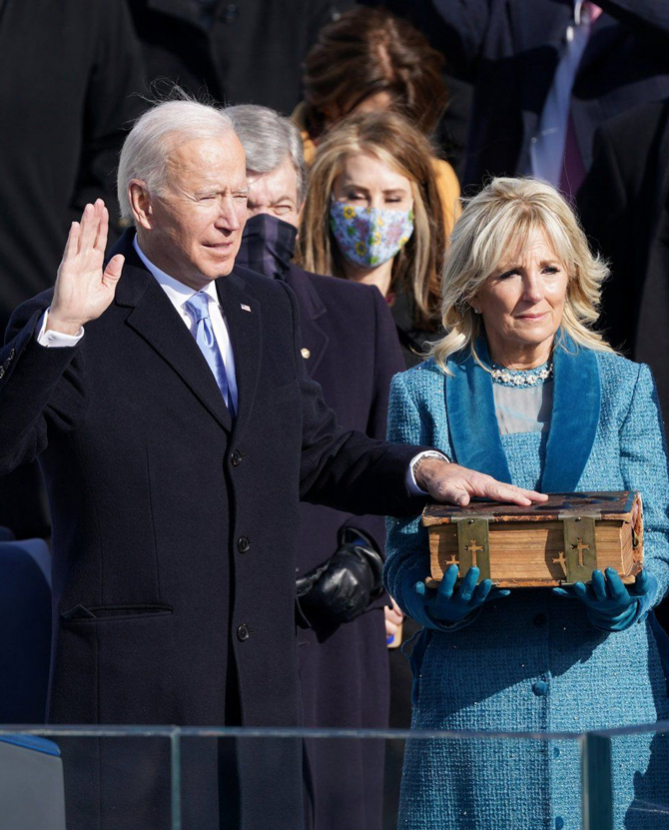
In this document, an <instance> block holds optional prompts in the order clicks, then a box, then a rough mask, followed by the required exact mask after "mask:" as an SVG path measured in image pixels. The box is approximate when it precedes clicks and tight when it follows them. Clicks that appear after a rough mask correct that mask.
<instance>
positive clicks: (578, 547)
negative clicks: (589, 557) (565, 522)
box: [572, 539, 590, 568]
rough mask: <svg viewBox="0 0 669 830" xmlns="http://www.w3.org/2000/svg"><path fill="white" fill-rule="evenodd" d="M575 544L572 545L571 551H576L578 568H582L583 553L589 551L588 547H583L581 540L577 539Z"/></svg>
mask: <svg viewBox="0 0 669 830" xmlns="http://www.w3.org/2000/svg"><path fill="white" fill-rule="evenodd" d="M576 542H577V544H575V545H572V549H574V550H576V551H578V567H579V568H582V567H583V564H584V563H583V552H584V551H586V550H590V545H584V544H583V539H577V540H576Z"/></svg>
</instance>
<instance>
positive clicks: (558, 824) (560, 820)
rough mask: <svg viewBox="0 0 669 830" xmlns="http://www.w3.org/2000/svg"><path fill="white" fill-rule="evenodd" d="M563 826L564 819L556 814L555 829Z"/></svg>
mask: <svg viewBox="0 0 669 830" xmlns="http://www.w3.org/2000/svg"><path fill="white" fill-rule="evenodd" d="M563 827H564V819H563V818H562V816H556V818H555V830H562V828H563Z"/></svg>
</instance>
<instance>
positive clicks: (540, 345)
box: [386, 178, 669, 830]
mask: <svg viewBox="0 0 669 830" xmlns="http://www.w3.org/2000/svg"><path fill="white" fill-rule="evenodd" d="M606 274H607V271H606V267H605V265H604V264H603V263H602V262H601V261H599V260H598V259H597V258H595V257H593V256H592V255H591V253H590V251H589V249H588V245H587V241H586V239H585V236H584V234H583V232H582V231H581V229H580V228H579V226H578V223H577V221H576V219H575V217H574V215H573V213H572V211H571V209H570V208H569V206H568V205H567V204H566V202H565V201H564V200H563V199H562V197H561V196H560V195H559V194H558V192H557V191H556V190H554V189H553V188H552V187H551V186H550V185H547V184H544V183H541V182H539V181H536V180H533V179H508V178H507V179H495V180H493V181H492V182H491V183H490V184H489V185H488V186H487V187H486V188H485V189H484V190H483V191H481V192H480V193H479V194H478V195H477V196H475V197H474V198H473V199H471V200H470V201H469V203H468V205H467V206H466V208H465V210H464V213H463V215H462V217H461V218H460V220H459V221H458V223H457V224H456V226H455V229H454V231H453V235H452V238H451V248H450V253H449V261H448V264H447V267H446V272H445V277H444V286H443V296H444V300H443V322H444V326H445V329H446V331H447V334H446V336H445V337H444V338H443V340H441V341H440V342H439V343H438V344H437V346H436V348H435V349H434V352H433V354H432V356H431V357H430V358H429V359H428V360H426V361H425V362H424V363H423V364H422V365H420V366H418V367H416V368H414V369H411V370H410V371H408V372H405V373H402V374H400V375H397V376H396V377H395V379H394V381H393V386H392V391H391V399H390V409H389V437H390V439H391V440H392V441H397V442H408V443H415V444H422V445H426V444H427V445H432V446H434V447H438V448H439V449H440V450H442V451H443V452H445V453H446V454H447V455H448V456H449V457H450V458H451V459H452V460H453V461H457V463H459V464H462V465H464V466H466V467H471V468H473V469H476V470H480V471H481V472H485V473H489V474H491V475H493V476H495V478H497V479H500V480H502V481H507V482H512V483H513V484H516V485H519V486H521V487H526V488H532V489H534V488H536V489H540V490H542V491H544V492H571V491H582V490H600V491H601V490H639V491H640V492H641V493H642V495H643V499H644V505H645V540H644V542H645V545H644V548H645V564H644V570H643V571H642V573H641V574H640V575H639V576H638V577H637V580H636V583H635V584H633V585H631V586H628V587H626V586H624V585H623V584H622V582H620V580H619V578H618V577H617V574H616V573H615V572H614V571H607V572H606V573H605V574H602V573H601V572H599V571H596V572H594V573H593V577H592V581H591V582H590V583H588V584H587V585H583V584H578V583H577V584H576V585H575V586H574V587H573V588H570V589H568V590H562V589H556V590H554V591H550V590H548V589H534V590H527V589H525V590H515V591H511V592H509V591H501V590H498V589H495V588H494V587H493V586H492V584H491V583H490V581H489V580H485V581H483V582H481V583H480V584H479V585H478V586H477V585H476V579H477V577H478V571H477V569H476V568H472V570H471V571H470V572H469V574H468V575H466V576H465V578H464V579H463V580H462V583H461V584H460V585H459V586H457V585H456V584H455V581H456V576H457V568H456V567H455V566H451V569H450V570H449V571H447V573H446V575H445V578H444V580H443V581H442V583H441V585H440V587H439V588H438V589H431V588H427V587H426V586H425V583H424V580H425V577H426V576H427V575H428V572H429V559H428V543H427V538H426V531H425V530H424V529H423V528H422V526H421V523H420V519H415V520H395V519H391V520H389V535H388V544H387V551H388V558H387V564H386V583H387V586H388V589H389V591H390V593H391V594H392V595H393V596H394V597H395V598H396V599H397V601H398V603H399V605H400V606H401V607H402V609H403V610H404V611H405V612H406V613H407V614H409V615H410V616H413V617H414V618H415V619H417V620H418V621H419V622H421V623H422V624H423V625H424V629H423V632H422V634H421V635H420V638H419V641H418V643H417V645H416V647H415V649H414V652H413V655H412V663H413V668H414V674H415V680H414V714H413V723H412V728H414V729H421V730H476V731H492V732H580V731H585V730H599V729H609V728H614V727H620V726H625V725H632V724H641V723H652V722H655V721H657V720H658V719H667V718H669V703H668V700H667V683H666V679H665V674H664V671H663V667H662V663H661V660H660V654H659V650H658V643H660V637H662V636H663V635H662V634H661V632H660V631H659V629H658V628H656V627H655V626H654V625H653V614H652V608H653V606H655V605H656V604H657V603H658V602H659V601H660V600H661V599H662V598H663V596H664V594H665V593H666V591H667V589H668V588H669V518H668V513H667V507H668V502H669V477H668V475H667V455H666V446H665V440H664V434H663V428H662V421H661V416H660V411H659V407H658V403H657V396H656V393H655V386H654V383H653V379H652V376H651V373H650V370H649V369H648V367H647V366H643V365H639V364H636V363H632V362H631V361H629V360H625V359H624V358H622V357H620V356H618V355H617V354H615V353H614V352H613V350H612V349H611V348H610V347H609V346H608V345H607V343H606V342H605V340H604V339H603V337H602V336H601V335H600V334H598V333H596V331H595V329H594V328H593V327H594V324H595V322H596V319H597V315H598V312H597V308H598V305H599V295H600V288H601V284H602V281H603V280H604V278H605V276H606ZM667 743H669V742H667V741H666V740H665V739H664V738H662V737H661V736H655V737H654V736H653V735H651V734H645V735H635V736H630V737H621V738H616V739H615V740H614V742H613V786H614V827H615V828H616V830H619V829H620V830H622V828H627V829H628V830H629V829H630V828H631V829H633V830H641V828H653V830H656V828H657V827H658V826H659V825H658V818H659V819H660V822H661V817H660V816H658V814H657V806H656V805H658V804H659V805H665V808H666V807H667V806H669V780H668V779H669V775H668V774H667V769H668V766H667V762H668V761H669V751H667V749H668V748H667ZM651 761H652V763H651ZM655 769H657V770H658V774H655V772H654V770H655ZM580 814H581V805H580V766H579V747H578V743H577V742H576V741H569V740H560V741H558V740H553V741H542V740H536V741H523V740H520V739H518V740H514V739H510V740H507V741H503V742H501V741H490V740H474V739H467V740H427V741H426V740H416V741H410V742H408V746H407V753H406V760H405V766H404V773H403V781H402V798H401V816H400V822H399V827H400V830H493V828H494V830H499V828H502V827H503V828H512V830H539V829H540V828H541V830H548V828H551V830H552V829H553V828H555V830H561V828H564V829H565V830H578V828H580V826H581V819H580Z"/></svg>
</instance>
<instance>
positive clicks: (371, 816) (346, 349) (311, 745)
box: [285, 266, 404, 830]
mask: <svg viewBox="0 0 669 830" xmlns="http://www.w3.org/2000/svg"><path fill="white" fill-rule="evenodd" d="M285 280H286V282H287V283H288V285H289V286H290V287H291V288H292V289H293V291H294V292H295V296H296V298H297V303H298V306H299V308H300V315H301V321H302V340H301V343H302V355H303V358H304V363H305V366H306V369H307V372H308V374H309V377H310V378H311V379H312V380H316V381H318V383H320V385H321V386H322V388H323V397H324V398H325V401H326V403H327V404H328V405H329V406H331V407H332V408H333V409H334V411H335V413H336V415H337V421H338V422H339V424H340V425H341V426H343V427H345V428H347V429H358V430H360V431H362V432H365V433H367V435H369V436H370V437H372V438H383V437H384V436H385V433H386V417H387V409H388V393H389V389H390V380H391V378H392V377H393V375H394V374H395V373H396V372H400V371H402V370H403V369H404V361H403V359H402V353H401V350H400V345H399V341H398V338H397V334H396V329H395V324H394V323H393V319H392V317H391V315H390V312H389V311H388V307H387V304H386V302H385V300H384V299H383V297H382V296H381V293H380V292H379V291H378V289H377V288H375V287H372V286H366V285H357V284H355V283H351V282H348V281H347V280H342V279H337V278H336V277H321V276H317V275H315V274H309V273H307V272H306V271H302V270H300V269H299V268H297V267H295V266H291V268H290V269H289V271H288V272H287V274H286V276H285ZM346 527H354V528H358V529H360V530H363V531H364V532H365V533H366V534H367V535H368V536H370V537H371V538H372V539H373V540H374V541H375V542H376V545H377V547H378V548H379V549H380V550H381V551H383V549H384V542H385V523H384V520H383V518H381V517H380V516H355V515H352V514H351V513H347V512H344V511H339V510H333V509H332V508H329V507H322V506H320V505H311V504H302V505H301V506H300V531H299V534H298V545H297V567H298V572H300V573H304V572H306V571H309V570H311V569H312V568H314V567H316V566H318V565H321V564H322V563H323V562H325V561H327V560H328V559H329V558H330V556H332V554H333V553H334V551H335V550H336V549H337V546H338V536H339V533H340V531H341V530H342V529H343V528H346ZM388 601H389V600H388V598H387V596H385V597H384V598H383V599H382V600H381V601H377V602H374V603H373V604H372V606H371V607H370V609H369V610H368V611H367V612H366V613H364V614H362V615H361V616H360V617H358V618H357V619H355V620H353V621H352V622H350V623H345V624H343V625H328V624H324V623H320V624H319V623H318V621H316V620H312V628H310V629H300V630H299V632H298V643H299V661H300V678H301V688H302V701H303V706H304V723H305V726H313V727H332V728H342V729H343V728H365V729H375V728H378V729H384V728H387V727H388V706H389V688H388V649H387V646H386V635H385V623H384V615H383V605H384V604H385V603H387V602H388ZM384 750H385V747H384V744H383V742H382V741H366V742H362V741H342V740H336V741H335V740H331V741H323V740H313V741H309V742H307V747H306V751H307V759H308V769H309V775H308V778H307V790H308V794H309V796H310V798H309V804H310V814H311V819H312V823H313V827H314V828H316V830H349V828H352V827H355V828H356V830H377V828H380V827H381V818H382V812H383V804H382V801H383V764H384Z"/></svg>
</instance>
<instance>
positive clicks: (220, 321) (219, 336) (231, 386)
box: [133, 236, 239, 412]
mask: <svg viewBox="0 0 669 830" xmlns="http://www.w3.org/2000/svg"><path fill="white" fill-rule="evenodd" d="M133 245H134V247H135V250H136V251H137V255H138V256H139V258H140V259H141V260H142V262H143V263H144V265H146V267H147V268H148V270H149V271H150V272H151V273H152V274H153V276H154V277H155V278H156V281H157V282H158V283H159V284H160V287H161V288H162V289H163V291H164V292H165V293H166V294H167V296H168V299H169V300H170V302H171V303H172V305H173V306H174V308H175V309H176V310H177V312H178V314H179V317H181V319H182V320H183V321H184V323H185V325H186V327H187V328H188V331H189V332H191V334H193V337H194V336H195V325H196V323H195V321H194V320H193V318H192V317H191V316H190V314H189V313H188V311H187V309H186V303H187V302H188V300H190V298H191V297H194V296H195V294H197V293H198V292H197V291H195V290H194V289H192V288H189V287H188V286H187V285H184V284H183V283H182V282H179V280H175V279H174V277H170V276H169V274H166V273H165V272H164V271H161V270H160V268H158V267H157V266H156V265H154V264H153V263H152V262H151V260H150V259H148V258H147V256H146V254H145V253H144V252H143V251H142V249H141V248H140V247H139V243H138V242H137V237H136V236H135V238H134V240H133ZM223 279H225V278H223ZM200 293H202V294H206V296H207V299H208V300H209V317H210V319H211V325H212V328H213V329H214V337H215V338H216V343H217V345H218V348H219V351H220V352H221V357H222V358H223V363H224V365H225V372H226V374H227V376H228V391H229V394H230V398H231V399H232V406H233V408H234V410H235V412H239V407H238V406H237V402H238V394H237V376H236V374H235V358H234V354H233V351H232V343H231V342H230V334H229V333H228V326H227V324H226V322H225V317H224V315H223V309H222V308H221V306H220V303H219V302H218V294H217V293H216V286H215V285H214V283H213V281H212V282H209V283H207V286H206V287H205V288H203V289H202V291H201V292H200Z"/></svg>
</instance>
